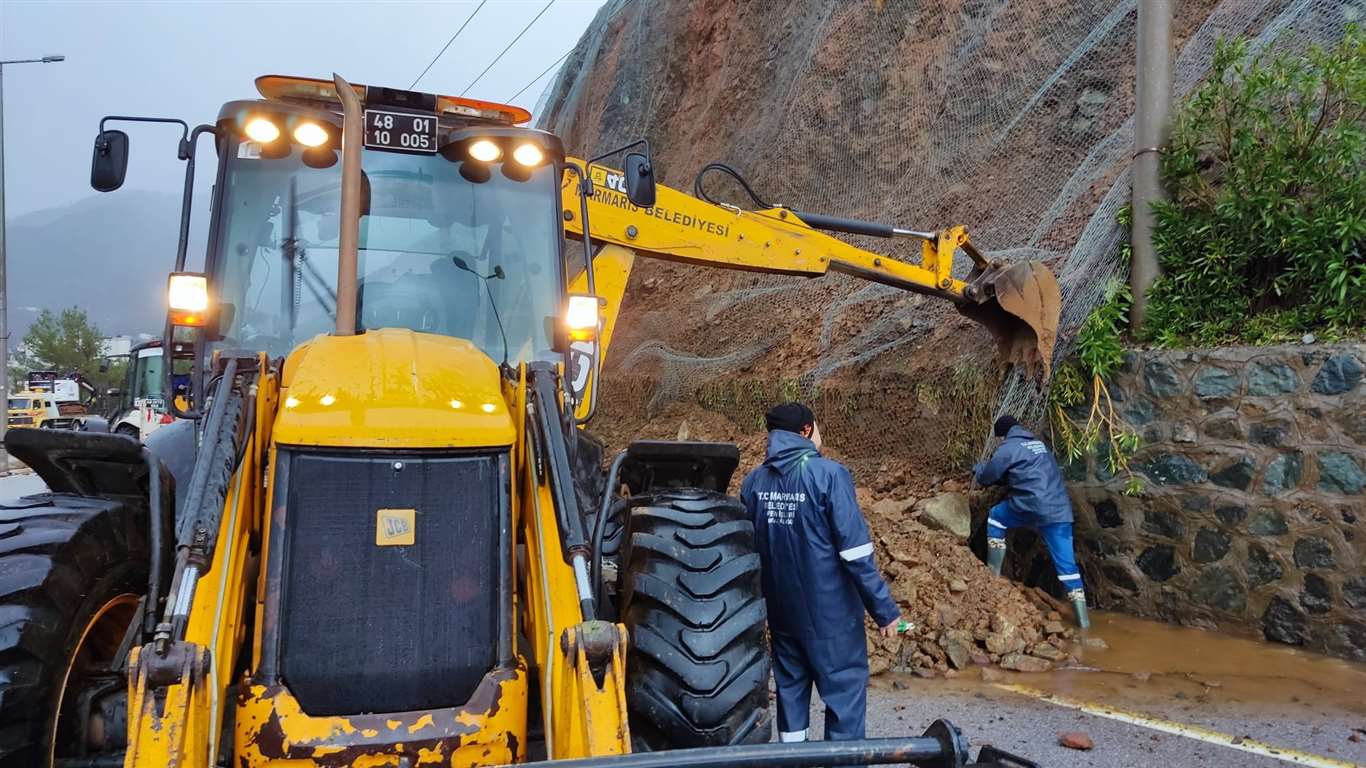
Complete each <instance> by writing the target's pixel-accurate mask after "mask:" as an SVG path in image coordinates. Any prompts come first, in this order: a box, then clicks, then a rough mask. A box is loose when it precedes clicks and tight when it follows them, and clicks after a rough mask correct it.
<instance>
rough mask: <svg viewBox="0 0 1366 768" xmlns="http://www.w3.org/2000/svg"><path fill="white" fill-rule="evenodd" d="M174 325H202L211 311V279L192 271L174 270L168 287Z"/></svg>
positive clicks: (167, 302) (167, 293)
mask: <svg viewBox="0 0 1366 768" xmlns="http://www.w3.org/2000/svg"><path fill="white" fill-rule="evenodd" d="M166 305H167V307H168V308H169V309H170V311H171V323H172V324H173V325H185V326H202V325H204V324H205V323H206V322H207V321H208V318H207V314H208V311H209V281H208V279H207V278H205V277H204V276H203V275H199V274H194V273H192V272H173V273H171V282H170V284H169V285H168V286H167V288H166Z"/></svg>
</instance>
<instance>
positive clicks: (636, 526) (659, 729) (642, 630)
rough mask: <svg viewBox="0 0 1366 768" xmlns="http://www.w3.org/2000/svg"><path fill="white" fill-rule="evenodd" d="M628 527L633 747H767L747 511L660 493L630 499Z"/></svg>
mask: <svg viewBox="0 0 1366 768" xmlns="http://www.w3.org/2000/svg"><path fill="white" fill-rule="evenodd" d="M629 526H630V535H629V537H628V538H627V540H626V542H625V551H624V552H623V557H622V562H623V563H624V564H625V567H624V569H623V574H622V582H623V584H622V597H621V605H622V612H621V613H622V621H623V622H624V623H625V624H626V628H627V630H628V632H629V633H630V637H631V647H630V651H629V653H628V656H627V664H626V706H627V710H628V712H629V715H630V725H631V735H632V739H633V741H634V742H635V745H634V746H635V748H636V749H637V750H651V751H653V750H663V749H683V748H688V747H707V746H724V745H730V744H757V743H763V742H767V741H768V740H769V737H770V736H771V734H772V721H771V718H770V715H769V711H768V664H769V661H768V647H767V639H766V637H765V630H766V627H767V613H766V609H765V605H764V599H763V594H762V591H761V586H760V581H759V555H758V554H757V553H756V552H755V549H754V524H753V523H752V522H750V520H749V518H748V515H747V514H746V513H745V509H744V507H743V506H741V504H740V502H739V501H738V500H736V499H733V498H731V497H728V496H725V495H722V494H720V493H715V492H712V491H703V490H691V489H688V490H682V489H669V490H661V491H655V492H653V493H650V494H647V495H644V496H639V497H636V498H633V499H632V500H631V502H630V521H629Z"/></svg>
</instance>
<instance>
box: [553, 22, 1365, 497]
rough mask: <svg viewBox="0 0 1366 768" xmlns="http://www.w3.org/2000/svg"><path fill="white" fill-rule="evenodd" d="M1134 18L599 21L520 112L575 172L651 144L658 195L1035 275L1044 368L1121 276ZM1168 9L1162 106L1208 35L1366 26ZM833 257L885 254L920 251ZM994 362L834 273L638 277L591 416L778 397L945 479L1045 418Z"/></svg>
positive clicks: (885, 455)
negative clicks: (894, 237)
mask: <svg viewBox="0 0 1366 768" xmlns="http://www.w3.org/2000/svg"><path fill="white" fill-rule="evenodd" d="M1140 1H1141V0H943V1H942V2H913V1H912V0H881V1H876V2H875V1H872V0H869V1H867V2H844V1H842V0H806V1H805V2H785V3H777V2H761V1H760V0H753V1H752V2H751V1H747V0H694V1H692V2H685V0H614V2H609V3H608V4H607V5H606V6H605V7H604V8H603V10H602V12H601V13H600V14H599V17H598V19H597V20H596V21H595V22H594V24H593V26H592V27H591V28H590V29H589V30H588V31H587V32H586V33H585V35H584V37H583V38H582V40H581V41H580V43H579V46H578V48H577V49H576V50H575V51H574V53H573V54H571V55H570V57H569V59H568V60H567V61H566V64H565V66H564V68H563V70H562V71H561V72H560V74H559V75H558V77H557V78H556V80H555V81H554V82H553V83H552V85H551V86H550V87H549V89H548V91H547V93H546V94H545V95H544V96H543V97H542V99H541V105H540V108H539V109H538V110H537V111H538V114H539V116H540V118H539V120H540V125H541V126H542V127H545V128H547V129H550V130H554V131H555V132H557V133H559V134H560V135H561V136H563V137H564V138H565V139H566V142H567V145H568V146H569V148H570V149H571V150H572V151H574V152H578V153H583V154H592V153H594V152H597V151H602V150H606V149H610V148H612V147H613V146H616V145H619V144H622V143H625V142H627V141H630V140H631V139H634V138H638V137H641V136H644V137H648V138H649V139H650V140H651V143H652V145H653V148H654V153H655V159H656V168H657V170H658V172H659V173H660V174H661V175H662V177H663V180H664V181H665V182H666V183H669V184H671V185H673V186H677V187H681V188H683V189H688V190H691V185H692V177H693V175H694V174H695V173H696V171H697V170H698V169H699V168H700V167H701V166H702V165H704V164H705V163H707V162H709V161H712V160H721V161H724V162H727V163H728V164H730V165H732V166H734V167H735V168H737V169H739V170H740V171H741V172H742V173H743V174H745V176H746V177H747V178H748V179H749V181H750V183H751V184H752V185H753V186H754V187H755V188H756V189H757V190H759V192H760V193H761V194H762V195H764V196H765V197H766V198H768V199H769V200H774V201H777V202H781V203H785V204H790V205H792V206H793V207H797V208H801V209H803V210H810V211H818V212H822V213H830V214H835V215H845V216H854V217H859V218H867V219H873V220H877V221H884V222H887V223H892V224H896V225H899V226H906V227H911V228H916V229H934V228H939V227H943V226H947V225H950V224H957V223H961V224H965V225H967V227H968V229H969V232H970V233H971V235H972V238H973V241H974V242H975V243H976V244H977V245H978V247H979V248H980V249H982V250H983V251H984V252H986V253H987V254H988V256H989V257H990V258H994V259H1001V260H1004V261H1014V260H1019V259H1042V260H1044V261H1046V262H1047V263H1048V264H1049V266H1050V267H1051V268H1052V269H1053V271H1054V272H1055V273H1056V274H1057V276H1058V278H1059V281H1060V283H1061V286H1062V291H1063V298H1064V306H1063V316H1062V323H1061V328H1060V335H1059V343H1058V346H1057V350H1056V358H1055V359H1057V360H1060V359H1062V358H1063V357H1064V356H1066V355H1067V354H1068V352H1069V351H1070V350H1071V346H1072V341H1073V336H1074V335H1075V332H1076V330H1077V328H1078V326H1079V325H1080V323H1081V321H1082V320H1083V319H1084V317H1085V316H1086V315H1087V314H1088V313H1089V312H1090V310H1091V308H1092V307H1093V306H1094V305H1095V304H1096V303H1097V301H1099V300H1100V298H1101V296H1102V294H1103V292H1104V289H1105V286H1106V283H1107V282H1108V281H1109V280H1111V279H1113V278H1115V277H1117V276H1120V277H1122V275H1123V273H1124V271H1125V265H1123V264H1121V263H1120V259H1119V253H1120V245H1121V239H1122V237H1123V236H1124V233H1123V232H1122V230H1121V228H1120V227H1119V226H1118V224H1117V222H1116V216H1117V214H1118V213H1119V211H1120V209H1121V208H1122V207H1123V206H1125V205H1127V203H1128V200H1129V179H1128V169H1129V163H1130V158H1131V155H1132V152H1133V109H1134V95H1133V84H1134V61H1135V50H1134V46H1135V38H1136V35H1135V26H1136V22H1137V3H1138V2H1140ZM1175 6H1176V17H1175V20H1174V25H1173V33H1174V37H1175V40H1174V43H1175V60H1174V63H1175V65H1174V68H1173V73H1174V83H1173V96H1174V99H1177V100H1179V99H1180V98H1181V97H1182V96H1184V95H1185V94H1187V93H1189V92H1190V91H1191V89H1192V88H1193V87H1194V86H1196V85H1197V84H1198V83H1199V82H1200V81H1201V79H1202V78H1203V77H1204V75H1205V73H1206V72H1207V71H1208V68H1209V64H1210V60H1211V57H1212V55H1213V52H1214V46H1215V41H1216V40H1217V39H1218V38H1220V37H1233V36H1246V37H1250V38H1253V39H1254V40H1255V46H1256V47H1257V48H1258V49H1262V48H1267V47H1272V48H1274V49H1277V50H1284V51H1288V52H1294V51H1298V50H1303V49H1304V48H1305V47H1306V46H1308V45H1310V44H1312V43H1321V44H1331V43H1333V42H1335V41H1336V40H1337V39H1338V38H1339V37H1340V36H1341V35H1342V33H1343V30H1344V29H1345V28H1346V26H1347V25H1348V24H1349V23H1351V22H1353V21H1356V20H1358V19H1362V18H1363V17H1366V0H1182V2H1178V3H1175ZM713 186H715V187H716V189H715V190H714V192H716V193H721V195H722V196H725V192H726V189H725V187H724V185H723V184H719V183H718V184H715V185H709V186H708V189H709V191H711V190H712V187H713ZM734 202H737V203H739V202H740V199H739V198H738V197H737V198H735V200H734ZM850 240H851V241H853V242H856V243H857V244H859V245H861V246H863V247H865V248H869V249H871V250H875V251H880V252H882V253H886V254H890V255H893V256H895V257H898V258H902V259H912V258H914V257H915V256H916V254H917V253H918V251H917V250H916V249H918V247H919V246H918V243H916V242H915V241H886V240H877V239H870V238H857V237H851V238H850ZM967 265H968V262H967V260H966V259H963V265H962V268H963V271H964V272H966V267H967ZM959 276H960V277H961V276H962V275H959ZM994 355H995V347H994V345H992V344H991V343H990V338H989V336H988V334H987V333H986V332H985V331H984V330H983V329H980V328H977V327H976V326H974V325H972V324H971V323H969V322H968V321H966V320H964V319H963V318H961V317H959V316H958V315H957V313H956V312H955V311H954V309H953V307H952V306H951V305H949V304H948V303H946V302H944V301H942V300H938V299H934V298H929V297H923V296H917V295H914V294H908V293H905V292H902V291H898V290H896V289H892V288H888V287H884V286H878V285H872V284H869V283H866V282H862V281H860V280H858V279H856V278H852V277H847V276H839V275H836V276H831V277H829V278H826V279H822V280H802V279H800V278H792V277H780V276H766V275H757V274H748V273H726V272H719V271H714V270H706V269H700V268H697V267H687V266H680V265H672V264H661V263H642V262H639V261H638V262H637V267H636V272H635V273H634V274H633V276H632V282H631V286H630V288H629V289H628V295H627V300H626V303H625V307H624V310H623V315H622V319H621V321H620V324H619V326H618V332H617V338H616V339H615V340H614V341H613V348H612V350H611V354H610V359H609V360H608V363H607V368H606V375H607V383H606V385H605V387H604V390H603V392H604V398H605V403H606V405H605V409H604V410H605V412H606V413H610V414H611V415H610V416H606V417H605V418H606V419H610V420H612V421H613V422H614V423H619V424H624V425H626V426H623V427H621V429H623V430H627V431H629V432H631V433H639V432H641V431H642V430H644V431H645V432H648V431H650V430H649V428H648V427H647V426H646V425H649V424H651V423H653V422H657V421H660V420H661V419H662V420H663V422H664V423H662V424H661V425H657V426H656V427H655V428H654V431H655V432H657V433H662V432H665V431H671V430H674V429H676V428H677V427H678V425H679V421H680V420H681V419H688V418H691V419H692V420H693V421H694V422H696V421H699V420H700V421H707V420H708V419H710V418H711V417H710V416H709V415H708V414H707V413H699V410H700V411H702V412H710V413H711V414H719V415H720V416H723V417H725V418H726V419H727V420H729V421H730V422H731V424H732V425H733V426H734V428H735V430H736V431H738V432H741V433H743V432H745V431H749V430H753V429H755V428H756V427H757V422H756V418H757V414H758V413H761V412H762V408H763V407H764V406H765V405H767V404H768V403H769V402H771V401H772V400H775V399H777V398H779V397H793V396H797V397H803V398H806V399H810V400H812V401H814V403H815V405H816V409H817V413H818V416H819V418H820V419H821V421H822V430H823V432H824V433H825V434H826V437H827V444H828V445H830V446H832V447H833V448H834V449H835V451H836V453H837V454H839V455H841V456H842V457H843V458H845V459H846V460H847V461H848V462H849V463H850V464H852V465H853V466H854V467H855V469H856V470H865V471H866V470H873V469H876V470H879V471H880V473H882V474H886V473H888V472H890V473H892V474H893V476H895V475H897V474H898V473H900V474H902V475H907V474H911V473H919V474H925V473H935V472H942V473H949V472H953V471H956V470H961V469H962V468H963V466H964V462H965V461H966V460H967V459H969V458H972V457H974V456H975V455H976V454H977V452H978V451H979V450H980V448H981V446H982V442H983V440H982V438H983V436H984V435H985V429H986V424H988V423H989V420H990V419H991V417H992V415H993V413H994V412H997V411H1007V410H1008V411H1012V412H1015V413H1017V414H1021V415H1022V416H1025V417H1030V416H1033V417H1037V416H1038V415H1039V414H1040V413H1041V411H1042V400H1043V395H1042V394H1041V393H1040V392H1039V391H1038V390H1037V389H1036V388H1035V386H1034V385H1033V384H1031V383H1029V382H1026V381H1025V380H1024V379H1023V377H1021V376H1020V375H1018V374H1014V373H1012V374H1011V375H1009V376H1008V377H1007V376H1005V375H1004V374H1003V372H1002V371H1001V370H1000V366H999V365H998V364H997V363H996V361H995V359H994ZM615 428H616V427H610V428H609V431H610V430H611V429H615ZM722 431H724V430H722ZM623 435H624V436H627V437H629V436H630V435H628V434H626V433H623ZM656 436H658V435H656ZM705 436H706V437H712V438H715V437H732V438H733V437H735V435H725V434H719V435H710V434H709V435H705Z"/></svg>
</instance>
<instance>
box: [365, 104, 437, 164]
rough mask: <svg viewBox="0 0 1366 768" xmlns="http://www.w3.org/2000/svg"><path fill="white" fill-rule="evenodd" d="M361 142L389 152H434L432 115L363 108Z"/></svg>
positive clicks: (433, 120)
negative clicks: (362, 137) (363, 141)
mask: <svg viewBox="0 0 1366 768" xmlns="http://www.w3.org/2000/svg"><path fill="white" fill-rule="evenodd" d="M365 146H367V147H370V148H372V149H384V150H388V151H390V152H412V153H415V154H420V155H432V154H436V116H435V115H413V114H409V113H407V112H386V111H384V110H381V109H367V110H365Z"/></svg>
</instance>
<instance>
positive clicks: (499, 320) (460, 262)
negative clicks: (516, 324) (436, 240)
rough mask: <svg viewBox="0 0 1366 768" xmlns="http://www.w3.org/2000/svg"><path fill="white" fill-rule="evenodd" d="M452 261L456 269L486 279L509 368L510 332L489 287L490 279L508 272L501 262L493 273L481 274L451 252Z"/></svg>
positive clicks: (504, 275)
mask: <svg viewBox="0 0 1366 768" xmlns="http://www.w3.org/2000/svg"><path fill="white" fill-rule="evenodd" d="M451 263H453V264H455V268H456V269H461V270H464V271H466V272H468V273H470V274H471V275H474V276H475V277H477V278H479V279H480V280H483V281H484V295H486V296H488V297H489V306H490V307H492V308H493V319H494V320H495V321H497V323H498V335H499V336H502V337H503V367H504V368H507V367H508V334H507V331H505V330H503V318H501V317H499V316H498V302H496V301H494V300H493V291H492V290H491V289H490V288H489V286H488V282H489V281H490V280H493V279H495V278H496V279H498V280H502V279H504V278H506V277H507V274H506V273H505V272H503V267H502V265H501V264H500V265H497V266H494V268H493V272H492V273H490V274H487V275H482V274H480V273H478V272H475V271H474V268H473V267H471V266H470V265H469V264H466V263H465V260H464V259H462V258H460V257H459V256H456V255H455V254H453V253H452V254H451Z"/></svg>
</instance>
